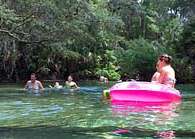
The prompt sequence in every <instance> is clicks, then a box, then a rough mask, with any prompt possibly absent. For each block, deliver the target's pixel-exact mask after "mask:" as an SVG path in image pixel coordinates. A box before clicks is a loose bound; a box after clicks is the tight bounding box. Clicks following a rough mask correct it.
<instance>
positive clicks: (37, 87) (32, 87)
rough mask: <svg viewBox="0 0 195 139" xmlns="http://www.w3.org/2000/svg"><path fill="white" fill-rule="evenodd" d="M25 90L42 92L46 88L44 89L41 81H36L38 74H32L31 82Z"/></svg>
mask: <svg viewBox="0 0 195 139" xmlns="http://www.w3.org/2000/svg"><path fill="white" fill-rule="evenodd" d="M25 89H28V90H42V89H44V88H43V85H42V83H41V82H40V81H38V80H36V74H35V73H32V74H31V75H30V80H29V81H28V82H27V83H26V85H25Z"/></svg>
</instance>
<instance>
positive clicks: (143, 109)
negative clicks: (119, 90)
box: [111, 101, 180, 125]
mask: <svg viewBox="0 0 195 139" xmlns="http://www.w3.org/2000/svg"><path fill="white" fill-rule="evenodd" d="M178 105H180V102H177V103H144V102H118V101H113V102H111V108H112V113H113V115H114V116H120V117H121V116H122V117H128V116H131V115H136V116H137V117H140V120H141V122H142V123H143V122H146V123H147V122H150V123H153V124H155V125H165V124H167V123H169V122H171V121H172V120H174V119H175V117H177V116H178V114H177V113H176V108H178Z"/></svg>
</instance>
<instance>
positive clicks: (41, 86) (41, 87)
mask: <svg viewBox="0 0 195 139" xmlns="http://www.w3.org/2000/svg"><path fill="white" fill-rule="evenodd" d="M39 87H40V89H41V90H43V89H44V87H43V85H42V83H41V82H40V81H39Z"/></svg>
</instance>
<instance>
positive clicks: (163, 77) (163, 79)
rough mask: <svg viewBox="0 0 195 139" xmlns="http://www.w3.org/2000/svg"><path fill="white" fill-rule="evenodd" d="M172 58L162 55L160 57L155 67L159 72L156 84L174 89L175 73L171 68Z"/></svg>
mask: <svg viewBox="0 0 195 139" xmlns="http://www.w3.org/2000/svg"><path fill="white" fill-rule="evenodd" d="M171 62H172V57H171V56H169V55H167V54H163V55H160V56H159V58H158V61H157V66H158V68H159V69H158V70H159V73H160V75H159V77H158V81H157V82H158V83H161V84H165V85H167V86H170V87H175V82H176V79H175V71H174V69H173V68H172V66H171Z"/></svg>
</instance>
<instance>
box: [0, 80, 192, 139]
mask: <svg viewBox="0 0 195 139" xmlns="http://www.w3.org/2000/svg"><path fill="white" fill-rule="evenodd" d="M83 85H84V86H85V88H87V89H89V90H87V91H86V92H75V93H74V92H66V91H46V92H42V93H39V94H33V93H27V92H25V91H22V90H19V89H20V88H21V86H13V85H9V86H5V85H1V86H0V139H65V138H67V139H69V138H71V139H72V138H76V139H77V138H78V139H81V138H83V139H87V138H89V139H93V138H100V139H101V138H106V139H118V138H159V136H158V135H159V134H160V133H164V132H165V133H166V132H174V136H175V138H195V86H194V85H178V89H179V90H180V91H181V92H182V93H183V100H182V103H181V104H180V105H178V106H175V105H173V106H171V107H168V108H167V107H165V108H155V109H147V110H145V109H144V110H143V109H140V108H139V109H138V110H137V108H136V107H128V108H123V107H122V106H120V107H116V106H113V105H112V104H110V103H109V102H108V101H105V100H103V99H102V96H101V87H100V86H99V85H98V84H91V83H85V84H83ZM90 90H91V91H90ZM94 90H95V91H94ZM98 90H99V91H98ZM121 129H122V130H125V132H124V133H120V134H117V133H116V132H117V131H118V130H121ZM161 138H166V137H161Z"/></svg>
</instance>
